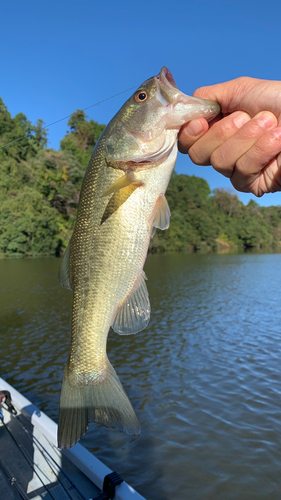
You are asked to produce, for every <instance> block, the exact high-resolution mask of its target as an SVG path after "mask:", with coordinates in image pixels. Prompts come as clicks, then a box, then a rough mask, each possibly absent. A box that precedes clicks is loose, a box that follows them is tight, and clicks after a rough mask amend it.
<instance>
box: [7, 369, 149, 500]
mask: <svg viewBox="0 0 281 500" xmlns="http://www.w3.org/2000/svg"><path fill="white" fill-rule="evenodd" d="M3 391H4V392H5V391H8V393H10V395H11V398H12V404H13V405H14V407H15V408H16V410H17V415H13V414H11V413H10V412H9V411H8V410H7V403H9V401H8V400H7V398H6V400H5V403H4V404H3V402H2V403H0V410H2V413H3V419H2V420H3V421H2V420H1V418H0V500H2V499H3V500H18V499H19V498H20V499H23V500H39V499H42V500H82V499H83V500H98V499H99V500H106V499H109V498H114V500H145V498H144V497H143V496H142V495H140V494H139V493H138V492H137V491H135V490H134V488H132V487H131V486H130V485H129V484H127V483H126V482H125V481H123V479H122V478H120V476H119V475H118V474H117V473H116V472H113V471H112V470H111V469H109V467H107V466H106V465H105V464H104V463H102V462H101V461H100V460H98V458H96V457H95V456H94V455H93V454H92V453H90V452H89V451H88V450H87V449H86V448H84V447H83V446H81V444H80V443H76V444H75V445H74V446H73V447H72V448H70V449H69V450H59V449H58V448H57V424H56V423H55V422H54V421H53V420H52V419H50V418H49V417H48V416H47V415H45V413H44V412H42V411H41V410H40V409H39V408H37V407H36V406H35V405H33V404H32V403H31V401H29V400H28V399H27V398H26V397H25V396H23V395H22V394H21V393H20V392H18V391H17V390H16V389H14V387H12V386H11V385H10V384H8V383H7V382H6V381H5V380H4V379H3V378H1V377H0V393H2V394H4V393H3ZM10 409H11V408H10Z"/></svg>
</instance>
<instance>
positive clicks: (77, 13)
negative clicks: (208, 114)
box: [0, 0, 281, 206]
mask: <svg viewBox="0 0 281 500" xmlns="http://www.w3.org/2000/svg"><path fill="white" fill-rule="evenodd" d="M0 19H1V29H0V60H1V79H0V96H1V97H2V99H3V100H4V102H5V104H6V105H7V107H8V109H9V111H10V112H11V114H12V116H14V115H15V114H17V113H18V112H20V111H22V112H23V113H24V114H26V116H27V118H28V119H29V120H31V121H32V122H35V121H36V120H37V118H42V119H43V120H44V121H45V123H46V124H49V123H52V122H54V121H56V120H58V119H60V118H62V117H64V116H67V115H69V114H71V113H72V112H73V111H75V110H76V109H78V108H79V109H83V108H86V107H87V106H90V105H92V104H94V103H96V102H99V101H101V100H103V99H106V98H108V97H110V96H112V95H114V94H116V93H118V92H122V91H123V90H125V89H128V88H129V87H133V86H136V87H137V86H138V85H139V84H141V83H142V82H143V81H144V80H146V79H147V78H149V77H150V76H152V75H155V74H157V73H158V72H159V70H160V68H161V67H162V66H163V65H165V66H167V67H168V68H169V69H170V70H171V72H172V74H173V76H174V78H175V81H176V83H177V85H178V87H179V88H180V89H181V90H182V91H183V92H185V93H186V94H192V93H193V92H194V90H195V89H196V88H197V87H199V86H202V85H210V84H214V83H219V82H222V81H226V80H229V79H232V78H236V77H238V76H252V77H256V78H265V79H271V80H280V79H281V66H280V48H281V36H280V35H281V28H280V19H281V2H277V1H276V0H275V1H273V0H269V1H267V2H264V1H263V2H258V1H251V0H244V1H241V0H236V1H235V2H234V1H230V0H212V1H210V0H196V1H194V0H192V1H190V0H182V1H178V0H173V1H172V0H142V1H141V2H137V1H135V0H118V1H116V0H115V1H114V0H104V1H102V2H96V1H94V0H68V1H66V0H56V1H54V0H48V2H40V1H38V0H37V1H34V0H26V1H25V2H22V1H19V0H14V1H12V2H1V5H0ZM131 92H132V91H131ZM129 95H130V93H129V92H128V93H125V94H123V95H122V96H119V97H116V98H114V99H111V100H109V101H106V102H105V103H102V104H100V105H99V106H95V107H93V108H91V109H89V110H88V111H87V114H88V116H89V117H91V118H93V119H94V120H96V121H98V122H100V123H107V122H108V121H109V120H110V119H111V118H112V116H113V115H114V114H115V113H116V112H117V111H118V109H119V108H120V106H121V105H122V104H123V102H124V101H125V100H126V99H127V98H128V97H129ZM66 130H67V120H66V121H63V122H60V123H58V124H56V125H53V126H52V127H50V130H49V136H48V137H49V146H51V147H54V148H58V147H59V142H60V139H61V138H62V137H63V135H64V134H65V133H66ZM176 171H177V172H178V173H186V174H188V175H197V176H200V177H204V178H205V179H206V180H207V181H208V183H209V185H210V187H211V189H214V188H217V187H224V188H231V184H230V182H229V180H228V179H226V178H224V177H223V176H221V175H220V174H217V173H216V172H215V171H214V170H213V169H212V168H211V167H198V166H195V165H193V164H192V162H191V161H190V160H189V158H188V157H187V156H186V155H180V154H179V157H178V162H177V167H176ZM239 197H240V199H241V200H242V201H243V202H244V203H247V202H248V201H249V199H251V198H254V199H255V200H256V201H257V202H258V203H260V204H261V205H266V206H267V205H279V204H281V193H277V194H273V195H271V194H270V195H265V196H264V197H263V198H261V199H257V198H255V197H254V196H252V195H248V194H241V193H239Z"/></svg>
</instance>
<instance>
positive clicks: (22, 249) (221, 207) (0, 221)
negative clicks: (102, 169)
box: [0, 98, 281, 256]
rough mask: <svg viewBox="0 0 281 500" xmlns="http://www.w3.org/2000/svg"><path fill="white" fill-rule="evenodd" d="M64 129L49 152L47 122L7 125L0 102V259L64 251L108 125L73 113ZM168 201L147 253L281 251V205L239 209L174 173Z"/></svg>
mask: <svg viewBox="0 0 281 500" xmlns="http://www.w3.org/2000/svg"><path fill="white" fill-rule="evenodd" d="M68 127H69V130H68V132H67V133H66V135H65V136H64V137H63V139H62V140H61V142H60V149H59V150H54V149H52V148H48V147H47V131H46V129H45V128H44V122H43V121H42V120H40V119H39V120H38V121H37V122H36V124H35V125H32V123H31V122H30V121H29V120H28V119H27V117H26V116H25V115H24V114H23V113H19V114H17V115H16V116H15V117H14V118H12V117H11V114H10V113H9V111H8V109H7V107H6V106H5V104H4V102H3V101H2V99H1V98H0V145H4V144H7V143H11V144H10V145H9V146H8V147H5V148H2V149H0V165H1V168H0V255H2V256H3V255H7V256H9V255H10V256H11V255H14V256H37V255H53V256H60V255H62V253H63V251H64V250H65V248H66V246H67V243H68V241H69V238H70V236H71V233H72V230H73V228H74V224H75V217H76V210H77V206H78V202H79V194H80V188H81V184H82V179H83V176H84V173H85V170H86V168H87V165H88V162H89V160H90V157H91V154H92V151H93V148H94V147H95V144H96V143H97V141H98V138H99V137H100V135H101V133H102V132H103V130H104V128H105V125H102V124H99V123H97V122H95V121H94V120H92V119H91V120H88V119H87V116H86V115H85V113H84V112H83V111H81V110H77V111H76V112H75V113H73V114H72V115H71V117H70V119H69V121H68ZM22 136H25V137H24V139H21V140H18V141H17V139H19V138H20V137H22ZM13 141H16V142H13ZM166 197H167V200H168V203H169V206H170V209H171V213H172V216H171V221H170V227H169V229H168V230H167V231H159V230H157V232H156V234H155V236H154V237H153V239H152V240H151V244H150V249H149V251H150V252H153V253H161V252H167V251H187V252H198V251H201V252H202V251H204V252H206V251H217V250H218V249H221V248H226V249H229V248H233V249H238V250H247V249H261V248H272V249H275V250H281V206H278V207H260V206H259V205H258V204H257V203H255V202H254V201H252V200H251V201H250V202H249V203H248V205H244V204H243V203H242V202H241V201H240V200H239V199H238V196H237V195H236V194H232V193H231V192H228V191H227V190H223V189H216V190H215V191H213V192H211V190H210V188H209V185H208V183H207V182H206V181H205V180H204V179H201V178H198V177H195V176H188V175H182V174H181V175H177V174H176V173H174V174H173V176H172V178H171V182H170V184H169V187H168V190H167V193H166Z"/></svg>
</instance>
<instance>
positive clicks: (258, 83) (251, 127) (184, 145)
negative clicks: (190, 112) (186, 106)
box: [179, 77, 281, 196]
mask: <svg viewBox="0 0 281 500" xmlns="http://www.w3.org/2000/svg"><path fill="white" fill-rule="evenodd" d="M194 96H196V97H201V98H205V99H211V100H214V101H217V102H219V104H220V105H221V110H222V113H221V115H220V116H219V117H216V118H215V119H214V120H213V121H212V122H210V123H209V124H208V123H207V121H206V120H205V119H204V118H200V119H196V120H192V121H190V122H189V123H187V124H185V125H183V127H182V128H181V130H180V133H179V151H180V152H181V153H188V154H189V156H190V158H191V160H192V161H193V162H194V163H195V164H197V165H212V166H213V167H214V169H215V170H217V171H218V172H220V173H221V174H223V175H225V176H226V177H229V178H230V180H231V182H232V184H233V186H234V187H235V188H236V189H237V190H238V191H243V192H251V193H253V194H255V195H256V196H262V195H263V194H265V193H274V192H276V191H281V82H279V81H269V80H258V79H255V78H247V77H242V78H237V79H236V80H231V81H228V82H225V83H220V84H217V85H212V86H210V87H202V88H200V89H197V90H196V91H195V92H194Z"/></svg>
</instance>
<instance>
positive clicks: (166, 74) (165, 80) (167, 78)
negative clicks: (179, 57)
mask: <svg viewBox="0 0 281 500" xmlns="http://www.w3.org/2000/svg"><path fill="white" fill-rule="evenodd" d="M156 78H157V80H158V81H159V83H161V84H162V85H167V86H168V87H171V88H173V89H177V88H178V87H177V84H176V82H175V80H174V78H173V75H172V73H171V71H170V70H169V69H168V68H166V66H163V68H162V69H161V71H160V73H159V74H158V75H157V77H156Z"/></svg>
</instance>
